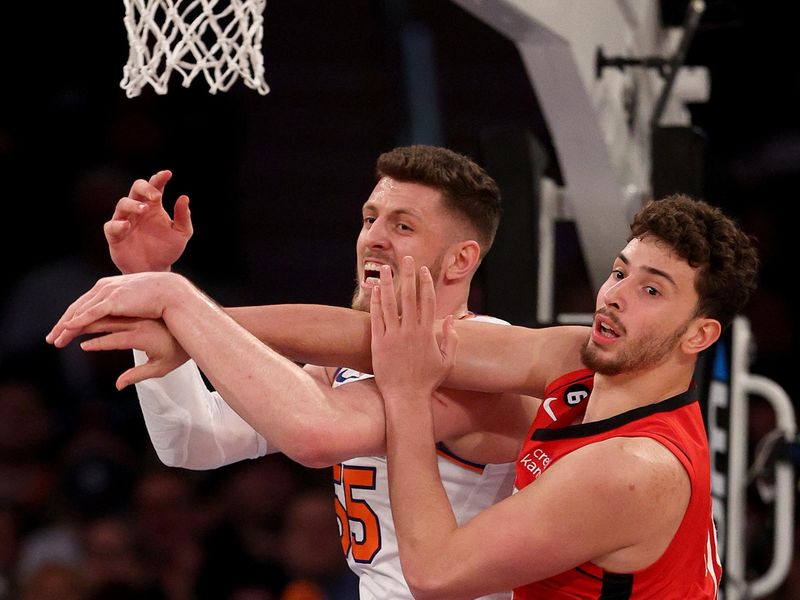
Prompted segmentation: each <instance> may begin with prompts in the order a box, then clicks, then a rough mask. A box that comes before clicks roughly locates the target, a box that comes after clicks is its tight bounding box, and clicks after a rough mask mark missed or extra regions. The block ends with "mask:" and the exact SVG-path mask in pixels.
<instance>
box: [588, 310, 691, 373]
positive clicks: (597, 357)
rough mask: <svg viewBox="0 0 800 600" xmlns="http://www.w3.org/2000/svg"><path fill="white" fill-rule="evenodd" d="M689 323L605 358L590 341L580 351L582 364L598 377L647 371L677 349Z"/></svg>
mask: <svg viewBox="0 0 800 600" xmlns="http://www.w3.org/2000/svg"><path fill="white" fill-rule="evenodd" d="M690 322H691V319H689V320H687V321H686V322H685V323H683V324H681V326H680V327H678V328H677V329H676V330H675V331H673V332H672V333H671V334H666V335H662V336H660V337H655V336H648V337H646V338H644V339H643V340H641V341H639V342H634V343H633V344H632V345H633V346H635V347H634V348H632V347H630V346H631V344H629V347H627V348H622V349H621V350H620V351H619V352H618V353H617V354H615V355H610V356H608V355H606V354H605V353H604V352H603V350H602V348H599V347H598V346H595V345H593V344H592V340H591V337H590V338H589V340H588V341H587V342H586V345H585V346H584V347H583V348H581V360H582V361H583V364H584V365H586V366H587V367H588V368H589V369H591V370H592V371H594V372H595V373H600V374H601V375H611V376H613V375H620V374H622V373H635V372H637V371H642V370H645V369H649V368H651V367H654V366H656V365H658V364H659V363H661V362H662V361H663V360H664V359H665V358H666V357H667V356H668V355H669V354H670V353H671V352H672V351H673V350H674V349H675V347H676V346H677V344H678V342H679V341H680V338H681V337H682V336H683V334H684V333H686V331H687V330H688V329H689V323H690Z"/></svg>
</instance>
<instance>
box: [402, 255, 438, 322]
mask: <svg viewBox="0 0 800 600" xmlns="http://www.w3.org/2000/svg"><path fill="white" fill-rule="evenodd" d="M403 310H404V312H405V309H403ZM435 318H436V290H435V289H434V287H433V277H431V272H430V269H428V267H422V268H420V270H419V321H420V324H421V325H422V326H423V327H425V328H430V327H432V326H433V321H434V319H435Z"/></svg>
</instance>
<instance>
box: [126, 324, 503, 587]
mask: <svg viewBox="0 0 800 600" xmlns="http://www.w3.org/2000/svg"><path fill="white" fill-rule="evenodd" d="M474 318H475V319H476V320H481V321H488V322H495V323H504V321H499V320H498V319H492V318H491V317H474ZM134 357H135V359H136V360H135V362H136V364H139V365H140V364H144V363H145V362H147V356H146V355H145V354H144V353H143V352H140V351H134ZM371 377H372V375H368V374H362V373H358V372H356V371H352V370H350V369H339V370H338V371H337V372H336V376H335V381H334V383H333V387H338V386H339V385H344V384H346V383H349V382H353V381H359V380H363V379H368V378H371ZM136 390H137V392H138V395H139V402H140V404H141V407H142V414H143V416H144V421H145V424H146V426H147V431H148V433H149V435H150V439H151V441H152V443H153V447H154V448H155V450H156V452H157V454H158V457H159V458H160V459H161V461H162V462H163V463H164V464H166V465H169V466H173V467H183V468H189V469H214V468H217V467H220V466H223V465H227V464H231V463H234V462H237V461H240V460H245V459H249V458H257V457H259V456H264V455H265V454H268V453H271V452H275V451H277V448H273V447H270V445H269V444H268V442H267V440H265V439H264V438H263V437H262V436H261V435H260V434H259V433H258V432H257V431H256V430H255V429H253V428H252V427H251V426H250V425H249V424H248V423H247V422H245V421H244V419H242V418H241V417H240V416H239V415H238V414H237V413H236V412H235V411H234V410H233V409H232V408H231V407H230V406H228V404H227V403H226V402H225V401H224V400H223V399H222V397H221V396H220V395H219V394H218V393H217V392H216V391H212V390H209V389H208V388H207V387H206V384H205V382H204V381H203V378H202V376H201V374H200V371H199V370H198V368H197V365H196V364H195V363H194V361H191V360H190V361H188V362H187V363H186V364H184V365H182V366H181V367H179V368H177V369H175V370H174V371H173V372H171V373H170V374H168V375H166V376H165V377H162V378H159V379H148V380H146V381H143V382H140V383H137V384H136ZM514 467H515V463H514V462H511V463H505V464H496V465H485V466H483V465H476V464H473V463H469V462H467V461H463V460H459V459H458V458H457V457H455V456H453V455H452V454H449V453H448V452H447V450H446V449H445V448H444V447H442V446H441V445H440V450H439V472H440V474H441V476H442V482H443V483H444V488H445V491H446V492H447V496H448V498H449V499H450V503H451V505H452V506H453V511H454V513H455V515H456V519H457V521H458V523H459V524H462V523H465V522H466V521H468V520H469V519H471V518H472V517H473V516H474V515H475V514H477V513H478V512H480V511H481V510H483V509H484V508H486V507H488V506H490V505H492V504H495V503H496V502H498V501H499V500H501V499H503V498H505V497H506V496H509V495H510V494H511V491H512V489H513V484H514ZM333 473H334V480H335V486H334V487H335V490H336V502H335V508H336V517H337V519H338V521H339V531H340V535H341V540H342V549H343V550H344V552H345V555H346V557H347V562H348V564H349V565H350V568H351V569H352V570H353V571H354V572H355V573H356V574H357V575H358V577H359V596H360V599H361V600H386V599H389V598H391V599H392V600H397V599H400V600H413V597H412V595H411V592H410V591H409V589H408V587H407V586H406V583H405V578H404V577H403V573H402V570H401V568H400V557H399V556H398V550H397V537H396V535H395V529H394V522H393V520H392V512H391V509H390V507H389V487H388V480H387V472H386V457H383V456H371V457H363V458H355V459H352V460H348V461H346V462H344V463H341V464H339V465H335V466H334V468H333ZM484 598H485V599H491V600H501V599H502V600H507V599H509V598H511V593H510V591H509V592H508V593H502V594H492V595H491V596H484Z"/></svg>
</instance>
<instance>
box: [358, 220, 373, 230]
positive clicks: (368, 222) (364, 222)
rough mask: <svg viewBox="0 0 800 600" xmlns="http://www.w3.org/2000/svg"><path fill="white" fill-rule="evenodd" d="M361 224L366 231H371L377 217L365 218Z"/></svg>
mask: <svg viewBox="0 0 800 600" xmlns="http://www.w3.org/2000/svg"><path fill="white" fill-rule="evenodd" d="M361 222H362V224H363V225H364V227H365V228H366V229H369V228H370V225H372V224H373V223H374V222H375V217H364V218H363V219H362V221H361Z"/></svg>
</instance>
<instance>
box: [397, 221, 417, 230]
mask: <svg viewBox="0 0 800 600" xmlns="http://www.w3.org/2000/svg"><path fill="white" fill-rule="evenodd" d="M397 228H398V229H399V230H400V231H414V230H413V229H412V228H411V227H409V226H408V225H406V224H405V223H398V224H397Z"/></svg>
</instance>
